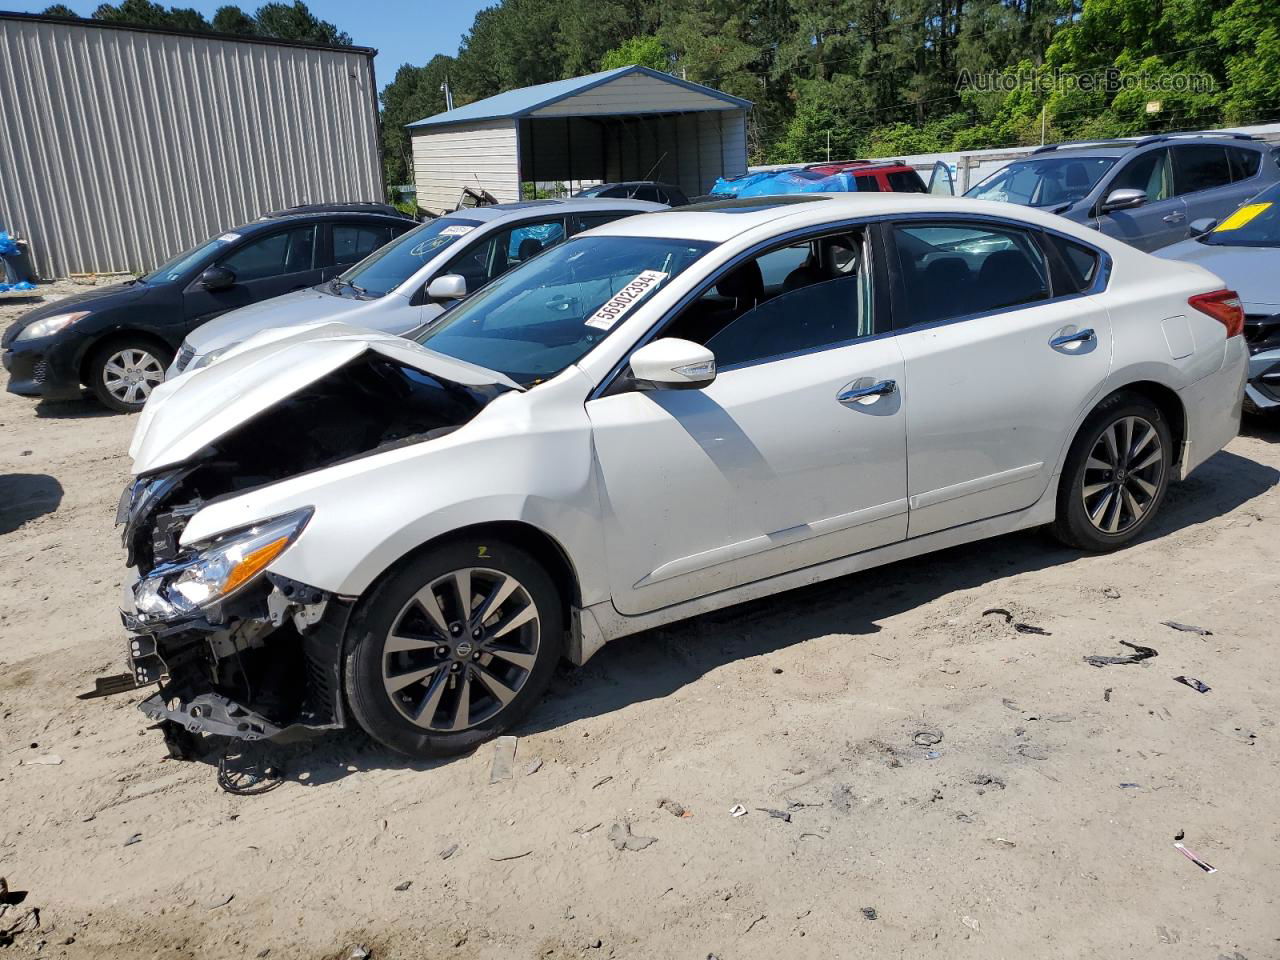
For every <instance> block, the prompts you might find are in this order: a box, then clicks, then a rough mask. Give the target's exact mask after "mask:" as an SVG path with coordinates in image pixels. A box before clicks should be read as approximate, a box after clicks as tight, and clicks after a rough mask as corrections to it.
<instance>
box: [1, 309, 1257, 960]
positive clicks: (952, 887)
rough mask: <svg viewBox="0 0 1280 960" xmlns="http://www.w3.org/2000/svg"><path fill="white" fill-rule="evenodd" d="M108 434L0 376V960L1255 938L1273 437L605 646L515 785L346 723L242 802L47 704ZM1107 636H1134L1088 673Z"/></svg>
mask: <svg viewBox="0 0 1280 960" xmlns="http://www.w3.org/2000/svg"><path fill="white" fill-rule="evenodd" d="M6 311H7V312H12V310H11V309H8V308H3V307H0V312H6ZM131 428H132V422H131V419H130V418H127V417H120V416H115V415H109V414H106V413H103V412H99V411H98V410H96V409H95V408H93V407H92V406H90V405H89V404H88V403H84V404H66V405H58V406H51V405H35V404H33V403H31V402H30V401H27V400H23V399H19V398H14V397H11V396H8V395H5V396H3V398H0V431H2V435H3V438H4V441H3V445H2V449H0V597H2V598H3V602H2V603H0V876H3V877H6V878H7V879H8V882H9V886H10V888H11V891H25V892H26V898H25V901H24V902H23V903H22V904H20V905H16V906H11V907H8V908H7V909H6V910H5V912H4V914H3V915H2V916H0V929H3V928H4V926H5V925H6V924H7V923H8V922H10V921H12V920H15V919H16V918H18V917H19V916H20V915H21V914H22V912H23V911H24V910H26V909H27V908H30V907H36V908H38V909H39V911H40V919H41V927H40V929H38V930H34V931H30V932H26V933H22V934H19V935H18V937H17V940H16V943H15V945H14V946H12V947H9V948H8V950H7V951H4V950H0V955H3V956H8V955H9V954H10V953H11V954H13V955H15V956H25V955H34V954H35V953H36V952H37V950H38V951H39V953H40V955H41V956H43V957H68V958H105V960H114V958H121V960H123V958H136V957H144V956H146V957H149V956H164V957H172V958H186V957H199V958H205V957H217V958H239V957H247V958H257V957H271V958H285V957H299V958H347V957H348V956H350V955H351V952H352V949H353V948H354V947H356V946H361V947H363V948H365V949H367V950H369V951H370V952H371V953H372V955H373V956H374V958H375V960H376V958H393V957H394V958H410V957H412V958H424V960H437V958H459V960H471V958H563V957H579V956H584V957H599V958H606V957H617V958H621V957H632V958H667V957H670V958H688V960H705V958H707V957H708V956H710V955H714V956H715V957H718V958H720V960H740V958H775V957H787V958H805V960H807V958H814V960H818V958H822V960H828V958H844V957H877V958H879V957H940V958H941V957H945V958H962V960H963V958H982V960H990V958H998V957H1009V958H1030V957H1055V958H1058V957H1063V958H1075V957H1079V958H1091V960H1092V958H1101V957H1107V958H1132V957H1159V958H1165V957H1167V958H1172V960H1177V958H1188V960H1190V958H1195V960H1215V958H1219V957H1225V958H1229V960H1240V958H1241V957H1243V958H1247V960H1272V958H1277V957H1280V903H1278V902H1277V900H1278V898H1280V803H1278V802H1277V799H1276V798H1277V796H1280V761H1278V757H1280V754H1278V752H1277V744H1278V743H1280V728H1278V727H1277V726H1276V721H1277V719H1278V718H1280V647H1278V645H1277V631H1276V623H1277V621H1280V493H1277V489H1276V482H1277V479H1280V472H1278V471H1277V467H1280V430H1277V429H1276V428H1274V427H1270V426H1259V425H1257V424H1254V425H1250V426H1248V427H1247V429H1246V433H1245V435H1243V436H1241V437H1240V438H1239V439H1237V440H1236V441H1235V442H1233V443H1232V444H1231V446H1230V448H1229V449H1228V450H1227V451H1225V452H1223V453H1220V454H1219V455H1217V456H1216V457H1215V458H1214V459H1213V460H1212V461H1211V462H1210V463H1208V464H1207V465H1206V466H1205V467H1203V468H1201V470H1200V471H1199V472H1198V473H1197V474H1196V475H1195V476H1194V477H1193V478H1192V479H1191V480H1190V481H1188V482H1187V483H1185V484H1183V485H1181V486H1179V487H1176V488H1175V489H1174V490H1173V491H1172V494H1171V496H1170V498H1169V500H1168V502H1167V503H1166V505H1165V508H1164V511H1163V515H1162V516H1161V518H1160V521H1159V523H1158V524H1157V525H1156V528H1155V529H1154V530H1153V531H1152V533H1151V535H1150V536H1149V537H1148V538H1147V539H1146V540H1145V541H1144V542H1142V543H1140V544H1139V545H1137V546H1135V547H1133V548H1132V549H1129V550H1127V551H1124V552H1122V553H1119V554H1115V555H1112V556H1081V555H1078V554H1076V553H1073V552H1070V551H1067V550H1064V549H1062V548H1060V547H1057V546H1055V545H1053V544H1052V543H1050V542H1048V541H1047V540H1046V539H1045V538H1044V537H1042V536H1041V535H1039V534H1037V533H1027V534H1021V535H1016V536H1010V537H1005V538H1002V539H999V540H995V541H990V542H987V543H983V544H978V545H975V546H970V547H965V548H959V549H954V550H949V551H947V552H945V553H941V554H937V555H935V556H933V557H930V558H926V559H921V560H914V561H909V562H904V563H899V564H897V565H895V566H891V567H888V568H885V569H882V570H879V571H875V572H871V573H868V574H864V575H859V576H854V577H850V578H847V579H844V580H840V581H837V582H834V583H831V584H826V585H822V586H820V587H815V588H808V589H805V590H802V591H799V592H795V593H791V594H788V595H785V596H782V597H778V598H774V599H771V600H768V601H765V602H760V603H755V604H751V605H748V606H744V607H740V608H737V609H734V610H731V611H727V612H724V613H721V614H716V615H712V616H707V617H703V618H701V619H699V620H697V621H694V622H690V623H687V624H683V625H680V626H676V627H672V628H669V629H664V630H661V631H657V632H654V633H650V634H646V635H643V636H641V637H636V638H633V639H630V640H624V641H619V642H618V643H617V644H615V645H613V646H612V647H610V648H607V649H606V650H605V651H604V652H602V653H601V654H600V655H599V656H598V657H597V658H596V659H595V660H593V661H592V662H591V664H590V665H589V666H588V667H586V668H585V669H582V670H579V671H576V672H569V671H566V672H565V673H563V674H562V675H561V677H560V678H559V679H558V680H557V683H556V687H555V690H554V692H553V693H552V695H551V696H549V697H548V698H547V700H546V701H545V702H544V704H543V705H542V706H541V707H540V708H539V709H538V710H537V711H536V713H535V715H534V717H533V718H532V719H531V720H530V721H529V722H528V723H527V724H526V725H525V726H524V727H523V728H522V729H520V730H518V731H517V733H518V734H519V743H518V748H517V753H516V763H515V776H514V778H513V779H511V780H509V781H505V782H499V783H496V784H490V782H489V770H490V764H491V761H492V757H493V748H492V746H486V747H484V748H482V749H481V750H480V751H478V752H477V753H476V754H474V755H472V756H468V757H465V758H462V759H459V760H456V761H453V762H449V763H444V764H439V765H431V764H419V763H409V762H406V761H404V760H402V759H400V758H398V757H396V756H393V755H391V754H388V753H387V752H385V751H383V750H380V749H377V748H375V747H374V746H372V745H371V744H370V743H368V742H367V741H366V740H364V739H363V738H362V737H359V736H356V735H348V736H343V737H340V738H336V739H334V740H332V741H330V742H327V743H324V744H321V745H318V746H313V747H310V748H307V749H295V750H293V751H281V752H280V754H279V758H280V759H281V760H282V761H283V762H284V763H285V764H286V767H287V771H288V776H289V779H288V781H287V782H286V783H285V784H284V785H283V786H282V787H281V788H279V789H278V790H275V791H274V792H271V793H268V794H266V795H263V796H260V797H251V798H240V797H233V796H230V795H228V794H225V793H223V792H221V791H220V790H219V789H218V787H217V786H216V785H215V782H214V771H213V769H212V768H211V767H210V766H209V765H207V764H204V763H182V762H176V761H171V760H167V759H165V751H164V748H163V746H162V744H161V741H160V737H159V735H158V734H156V733H154V732H150V731H147V730H146V729H145V727H146V723H145V721H144V718H143V717H142V716H141V714H139V713H138V712H137V711H136V710H135V709H134V703H135V702H136V701H137V700H138V699H139V697H137V696H134V695H127V696H119V697H114V698H110V699H106V700H90V701H79V700H77V699H76V698H75V695H76V694H77V693H79V692H81V691H84V690H88V689H89V688H90V687H91V686H92V681H93V678H94V677H95V676H98V675H100V674H107V673H115V672H118V671H119V670H120V669H121V667H122V657H123V648H122V632H121V629H120V626H119V621H118V619H117V617H116V614H115V605H116V604H115V601H116V591H117V588H118V582H119V577H118V574H117V570H118V566H119V564H120V562H121V559H120V557H121V554H120V545H119V540H118V537H117V534H116V533H115V531H114V530H113V528H112V515H113V512H114V506H115V503H116V500H117V497H118V495H119V492H120V489H121V486H122V484H123V483H124V480H125V476H126V472H127V467H128V463H127V459H126V457H125V453H124V450H125V447H126V444H127V441H128V437H129V434H130V431H131ZM993 606H998V607H1005V608H1007V609H1009V610H1010V611H1011V612H1012V613H1013V615H1014V616H1015V618H1016V619H1017V620H1018V621H1020V622H1025V623H1029V624H1032V625H1035V626H1038V627H1041V628H1043V629H1044V630H1046V631H1049V635H1036V634H1028V633H1019V632H1017V631H1015V629H1014V628H1013V626H1011V625H1009V624H1006V623H1005V622H1004V620H1003V618H1002V617H999V616H986V617H984V616H983V615H982V611H983V610H985V609H987V608H989V607H993ZM1163 620H1175V621H1180V622H1182V623H1187V624H1192V625H1198V626H1201V627H1204V628H1207V629H1210V630H1212V631H1213V632H1212V635H1210V636H1200V635H1197V634H1194V633H1186V632H1179V631H1175V630H1173V629H1170V628H1169V627H1166V626H1163V625H1162V624H1161V621H1163ZM1120 640H1129V641H1132V642H1136V643H1139V644H1144V645H1149V646H1152V647H1155V648H1156V649H1157V650H1158V651H1159V656H1158V657H1156V658H1154V659H1151V660H1148V661H1146V662H1145V663H1144V664H1141V665H1128V666H1108V667H1104V668H1095V667H1092V666H1090V665H1088V664H1086V663H1085V662H1084V661H1083V660H1082V657H1084V656H1085V655H1087V654H1105V655H1118V654H1123V653H1126V652H1127V651H1126V649H1125V648H1123V647H1121V646H1120V644H1119V642H1118V641H1120ZM1177 675H1188V676H1192V677H1196V678H1199V679H1200V680H1202V681H1204V682H1205V683H1207V684H1208V685H1209V686H1210V687H1211V688H1212V689H1211V690H1210V692H1208V693H1206V694H1201V693H1197V692H1195V691H1194V690H1191V689H1189V688H1188V687H1186V686H1183V685H1181V684H1178V683H1175V682H1174V681H1173V679H1172V678H1173V677H1174V676H1177ZM921 733H928V734H931V736H923V737H921V736H917V734H921ZM934 736H940V737H941V739H940V740H939V741H938V742H936V743H932V744H927V741H931V740H933V739H934ZM916 741H920V743H919V744H918V743H917V742H916ZM921 744H927V745H921ZM50 756H53V757H57V758H60V759H61V763H58V764H52V763H33V762H31V761H37V760H40V759H42V758H48V757H50ZM664 799H669V800H672V801H675V802H676V804H678V805H679V807H681V808H683V810H684V813H685V815H684V816H677V815H676V813H674V812H672V807H671V806H670V805H668V807H665V808H664V807H660V806H659V803H660V801H662V800H664ZM735 804H741V805H742V806H743V807H745V808H746V809H747V811H748V812H747V814H746V815H745V816H741V817H733V816H731V815H730V813H729V811H730V808H731V807H733V806H734V805H735ZM766 810H776V811H779V812H782V813H785V814H788V815H789V817H790V819H789V820H787V819H785V818H781V817H774V816H771V815H770V814H769V813H767V812H765V811H766ZM615 824H617V825H625V826H619V827H618V828H617V830H615V829H614V825H615ZM627 829H629V830H630V835H631V837H632V838H634V839H633V840H632V842H631V843H630V844H629V846H630V847H636V848H640V849H628V848H624V849H617V848H616V846H615V844H614V843H613V842H612V841H611V834H613V835H614V836H620V839H625V837H626V831H627ZM1179 833H1183V834H1184V835H1185V842H1186V844H1187V846H1188V847H1189V848H1190V849H1191V850H1193V851H1194V852H1195V853H1197V854H1199V855H1200V856H1201V857H1202V858H1203V859H1205V860H1207V861H1208V862H1209V863H1210V864H1212V865H1214V866H1215V867H1216V868H1217V872H1216V873H1213V874H1206V873H1204V872H1202V871H1201V870H1200V869H1198V868H1197V867H1196V865H1195V864H1194V863H1192V862H1191V861H1190V860H1188V859H1186V858H1184V857H1183V856H1182V855H1180V853H1179V852H1178V851H1177V850H1176V849H1175V848H1174V846H1173V843H1174V839H1175V835H1177V834H1179ZM134 838H137V839H136V840H135V842H132V843H127V842H126V841H129V840H132V839H134ZM639 838H653V842H652V843H649V844H648V845H645V843H644V841H643V840H642V839H639ZM450 850H452V853H451V854H450V855H448V856H447V857H446V855H445V854H446V852H447V851H450ZM406 884H407V887H406ZM11 899H17V896H14V895H12V894H11ZM872 911H874V912H872ZM42 945H43V946H42Z"/></svg>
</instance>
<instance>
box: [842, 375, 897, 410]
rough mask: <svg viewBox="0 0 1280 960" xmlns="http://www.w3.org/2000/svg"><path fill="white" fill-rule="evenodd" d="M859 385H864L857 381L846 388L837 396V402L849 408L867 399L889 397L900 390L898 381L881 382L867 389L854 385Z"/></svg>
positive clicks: (866, 387)
mask: <svg viewBox="0 0 1280 960" xmlns="http://www.w3.org/2000/svg"><path fill="white" fill-rule="evenodd" d="M857 383H862V381H861V380H855V381H853V383H851V384H849V385H848V386H846V387H845V388H844V389H843V390H841V391H840V392H839V393H838V394H836V400H838V401H839V402H840V403H843V404H844V405H845V406H849V405H850V404H852V403H857V402H858V401H859V400H864V399H866V398H867V397H884V396H888V395H889V394H891V393H893V392H894V391H896V390H897V389H898V381H896V380H881V381H879V382H877V383H873V384H871V385H869V386H865V387H859V386H854V384H857Z"/></svg>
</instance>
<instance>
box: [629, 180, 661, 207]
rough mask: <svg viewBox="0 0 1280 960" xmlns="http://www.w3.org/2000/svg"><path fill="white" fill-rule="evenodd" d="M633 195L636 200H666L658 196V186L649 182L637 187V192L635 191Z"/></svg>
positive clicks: (651, 201) (658, 201)
mask: <svg viewBox="0 0 1280 960" xmlns="http://www.w3.org/2000/svg"><path fill="white" fill-rule="evenodd" d="M631 197H632V199H634V200H648V201H649V202H650V203H665V202H666V201H665V200H663V199H661V198H660V197H659V196H658V188H657V187H655V186H653V185H652V184H647V183H646V184H643V185H641V186H639V187H636V192H635V193H633V194H632V195H631Z"/></svg>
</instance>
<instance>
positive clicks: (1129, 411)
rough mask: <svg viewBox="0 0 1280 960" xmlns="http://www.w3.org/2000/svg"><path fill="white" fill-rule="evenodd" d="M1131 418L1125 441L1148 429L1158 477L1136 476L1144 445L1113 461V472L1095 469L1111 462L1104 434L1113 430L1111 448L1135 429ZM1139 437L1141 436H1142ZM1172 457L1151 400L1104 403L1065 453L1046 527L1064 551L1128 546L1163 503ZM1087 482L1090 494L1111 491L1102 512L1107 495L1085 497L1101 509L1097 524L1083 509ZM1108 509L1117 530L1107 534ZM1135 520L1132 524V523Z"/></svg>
mask: <svg viewBox="0 0 1280 960" xmlns="http://www.w3.org/2000/svg"><path fill="white" fill-rule="evenodd" d="M1130 418H1136V424H1137V425H1135V426H1132V427H1131V429H1132V430H1133V432H1132V433H1130V434H1129V436H1131V437H1134V436H1139V433H1138V431H1139V430H1142V429H1144V427H1143V425H1149V426H1150V427H1151V428H1152V429H1153V431H1154V437H1155V439H1156V440H1158V441H1159V444H1160V449H1161V451H1162V459H1161V463H1160V469H1159V471H1158V475H1157V472H1156V471H1154V470H1153V469H1152V468H1151V467H1144V468H1141V470H1139V469H1137V467H1136V465H1138V464H1140V463H1142V462H1143V461H1144V460H1145V459H1147V458H1149V457H1150V455H1151V454H1150V450H1149V449H1148V447H1147V445H1144V446H1143V449H1142V451H1141V452H1140V453H1139V455H1137V456H1133V457H1131V458H1130V459H1125V458H1126V457H1128V453H1127V452H1125V451H1122V452H1121V457H1120V460H1121V461H1124V462H1119V461H1118V462H1119V466H1120V469H1118V470H1114V471H1104V470H1101V469H1099V468H1097V466H1096V464H1098V463H1099V462H1100V461H1102V462H1105V461H1107V460H1108V459H1109V458H1110V457H1109V453H1108V444H1107V433H1108V431H1111V430H1112V429H1113V427H1114V428H1115V429H1116V431H1118V433H1113V434H1112V441H1113V442H1114V440H1115V439H1116V437H1117V436H1118V435H1123V434H1124V432H1125V425H1126V423H1134V421H1131V420H1130ZM1141 436H1145V433H1143V434H1141ZM1149 443H1150V441H1149V440H1148V441H1146V444H1149ZM1175 456H1176V451H1175V450H1174V448H1173V437H1172V434H1171V433H1170V430H1169V424H1168V423H1167V421H1166V420H1165V418H1164V416H1163V414H1161V412H1160V408H1159V407H1157V406H1156V405H1155V404H1154V403H1152V402H1151V400H1149V399H1148V398H1147V397H1145V396H1143V395H1142V394H1139V393H1132V392H1126V391H1121V392H1119V393H1114V394H1112V395H1111V396H1109V397H1107V398H1106V399H1105V400H1103V401H1102V402H1101V403H1100V404H1098V406H1097V407H1096V408H1095V409H1094V410H1093V412H1092V413H1090V414H1089V416H1088V417H1087V418H1086V419H1085V421H1084V424H1083V425H1082V426H1081V427H1080V431H1079V433H1077V434H1076V438H1075V440H1074V441H1072V443H1071V449H1070V450H1069V451H1068V453H1067V460H1066V463H1065V464H1064V466H1063V470H1062V479H1061V481H1060V483H1059V485H1058V509H1057V516H1056V518H1055V519H1054V522H1053V525H1052V527H1051V530H1052V532H1053V535H1054V536H1055V537H1057V538H1058V540H1060V541H1061V542H1062V543H1064V544H1066V545H1067V546H1070V547H1077V548H1079V549H1082V550H1092V551H1095V552H1106V551H1110V550H1118V549H1119V548H1121V547H1123V546H1125V545H1127V544H1129V543H1132V542H1133V541H1134V540H1135V539H1136V538H1137V537H1138V536H1140V535H1141V534H1142V532H1143V530H1145V529H1146V528H1147V527H1148V526H1150V524H1151V522H1152V519H1153V518H1154V517H1155V515H1156V513H1157V512H1158V511H1159V509H1160V505H1161V503H1163V502H1164V496H1165V493H1166V491H1167V490H1168V489H1169V480H1170V478H1171V477H1172V475H1173V466H1174V458H1175ZM1091 464H1092V465H1093V466H1091ZM1086 478H1087V479H1088V481H1089V486H1090V488H1098V487H1103V488H1106V487H1110V488H1111V490H1110V493H1111V494H1113V496H1114V497H1115V499H1116V501H1117V503H1116V504H1115V505H1114V506H1113V505H1112V503H1111V501H1108V502H1107V503H1106V505H1105V506H1104V504H1103V499H1104V498H1106V497H1107V496H1108V492H1109V491H1108V490H1107V489H1102V490H1101V491H1100V492H1097V493H1091V494H1089V495H1088V496H1090V497H1093V498H1094V499H1092V500H1089V503H1090V504H1091V505H1093V506H1094V510H1097V509H1098V508H1100V507H1101V508H1103V509H1102V518H1103V522H1102V523H1101V524H1100V523H1099V522H1096V521H1095V519H1091V516H1090V514H1091V511H1090V510H1089V509H1087V508H1086V493H1085V485H1086ZM1139 483H1141V484H1142V485H1143V486H1142V488H1139V487H1138V486H1137V484H1139ZM1146 487H1151V488H1154V491H1153V492H1149V493H1148V492H1147V491H1146V489H1145V488H1146ZM1126 494H1127V496H1126ZM1143 495H1145V496H1147V497H1148V498H1149V499H1147V500H1145V502H1142V501H1140V497H1141V496H1143ZM1131 504H1132V505H1134V506H1141V508H1142V512H1141V513H1140V515H1139V514H1137V513H1136V511H1135V510H1134V509H1131V507H1130V505H1131ZM1112 509H1114V510H1115V511H1116V513H1115V523H1116V526H1117V529H1116V530H1115V531H1114V532H1109V531H1108V530H1107V529H1106V527H1107V526H1109V525H1110V524H1109V523H1108V522H1107V520H1109V519H1110V518H1111V517H1112V514H1111V510H1112ZM1135 516H1136V519H1132V518H1134V517H1135Z"/></svg>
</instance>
